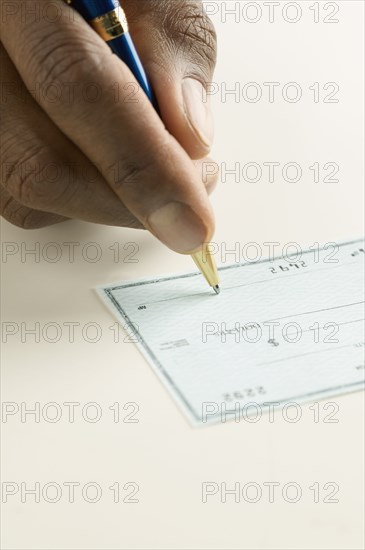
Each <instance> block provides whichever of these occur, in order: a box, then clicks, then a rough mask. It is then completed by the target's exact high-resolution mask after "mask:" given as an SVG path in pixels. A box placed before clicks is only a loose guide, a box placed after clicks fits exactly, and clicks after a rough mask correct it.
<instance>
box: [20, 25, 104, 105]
mask: <svg viewBox="0 0 365 550" xmlns="http://www.w3.org/2000/svg"><path fill="white" fill-rule="evenodd" d="M30 36H31V38H30V41H29V45H28V50H27V52H24V55H25V56H26V58H27V60H28V65H29V69H30V72H31V73H32V74H33V75H34V84H35V86H36V87H37V86H38V87H41V89H42V92H43V93H40V94H39V97H40V100H41V101H46V100H48V99H49V101H52V99H53V96H52V90H51V87H52V86H54V87H57V89H56V88H55V90H54V91H53V93H55V94H57V93H58V92H59V90H61V92H62V91H63V89H64V91H65V93H67V91H68V90H69V89H70V86H71V85H73V84H74V85H76V84H77V85H78V84H80V83H82V84H88V83H95V81H96V80H97V72H98V71H99V70H100V69H101V68H102V66H103V62H104V58H105V54H106V52H105V49H104V47H103V46H104V45H103V43H100V42H99V41H98V40H96V41H93V40H91V39H88V38H84V39H83V40H81V39H80V38H79V37H78V35H77V33H74V32H70V31H68V30H65V29H64V28H60V29H59V30H58V31H57V30H55V31H54V32H53V33H51V34H49V35H47V36H45V37H44V39H43V40H42V41H41V40H39V38H37V37H34V34H32V35H30ZM106 50H107V48H106ZM107 51H108V50H107ZM66 86H67V87H66ZM37 91H38V90H35V92H36V93H37ZM74 92H75V93H76V94H77V93H78V89H77V88H76V89H75V90H74Z"/></svg>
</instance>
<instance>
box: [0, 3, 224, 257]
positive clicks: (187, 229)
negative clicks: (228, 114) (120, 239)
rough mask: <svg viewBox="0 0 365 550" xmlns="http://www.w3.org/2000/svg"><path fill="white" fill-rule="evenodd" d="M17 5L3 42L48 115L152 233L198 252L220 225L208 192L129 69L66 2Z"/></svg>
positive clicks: (174, 246) (172, 245) (182, 248)
mask: <svg viewBox="0 0 365 550" xmlns="http://www.w3.org/2000/svg"><path fill="white" fill-rule="evenodd" d="M12 4H13V6H15V8H16V9H13V12H12V14H11V16H8V17H7V18H6V20H4V18H2V22H1V40H2V42H3V43H4V45H5V47H6V49H7V51H8V53H9V55H10V57H11V58H12V60H13V62H14V63H15V65H16V67H17V69H18V71H19V72H20V74H21V76H22V78H23V81H24V82H25V84H26V85H27V87H28V89H30V90H32V91H33V93H35V97H36V99H37V101H38V102H39V104H40V105H41V106H42V108H43V109H44V110H45V111H46V113H47V114H48V115H49V117H50V118H51V119H52V120H53V121H54V122H55V124H56V125H57V126H58V127H59V128H60V129H61V130H62V131H63V132H64V134H66V136H68V137H69V138H70V139H71V140H72V141H73V142H74V143H75V145H77V147H79V148H80V149H81V150H82V151H83V152H84V153H85V154H86V155H87V156H88V157H89V159H90V160H91V161H92V162H93V163H94V164H95V165H96V166H97V167H98V169H99V170H100V172H101V173H102V174H103V176H104V177H105V179H106V181H107V182H108V184H109V185H110V187H111V188H112V189H113V191H114V192H115V193H116V194H117V196H118V197H119V198H120V199H121V200H122V202H123V203H124V205H125V206H126V207H127V208H128V209H129V210H130V211H131V212H132V213H133V214H134V215H135V216H136V217H137V218H138V219H139V220H140V221H141V223H143V225H144V226H145V227H146V228H147V229H149V230H150V231H151V232H152V233H154V234H155V235H156V236H157V237H158V238H159V239H160V240H161V241H162V242H164V243H165V244H166V245H167V246H169V247H170V248H172V249H173V250H176V251H177V252H182V253H191V252H193V251H195V250H197V249H198V248H199V247H200V246H201V244H202V243H203V242H206V241H207V240H209V239H210V238H211V236H212V232H213V228H214V221H213V214H212V210H211V207H210V205H209V202H208V196H207V192H206V190H205V187H204V185H203V184H202V182H201V180H200V178H199V177H198V175H197V173H196V170H195V169H194V165H193V163H192V161H191V160H190V158H189V157H188V155H187V154H186V153H185V151H184V150H183V149H182V148H181V146H180V145H179V144H178V143H177V141H176V140H175V139H174V138H173V137H172V136H171V135H170V134H169V133H168V132H167V131H166V129H165V128H164V125H163V124H162V121H161V120H160V118H159V117H158V115H157V113H156V112H155V111H154V109H153V107H152V105H151V104H150V102H149V100H148V99H147V97H146V96H145V95H144V93H143V92H142V91H141V90H139V88H138V84H137V82H136V81H135V79H134V77H133V75H132V73H131V72H130V70H129V69H128V67H127V66H126V65H125V64H124V63H123V62H122V61H121V60H120V59H118V58H117V57H116V56H115V55H112V53H111V51H110V49H109V47H108V46H107V45H106V44H105V43H104V42H103V41H102V39H101V38H100V37H99V36H98V35H97V34H96V33H95V32H94V31H93V30H92V29H91V28H90V27H89V26H88V25H87V24H86V23H85V21H84V20H83V19H82V18H81V17H80V16H79V15H78V14H77V13H76V12H74V11H73V10H72V9H71V8H69V7H68V6H66V5H64V4H63V2H62V1H61V0H60V1H59V2H57V3H55V2H54V1H52V2H51V1H49V0H41V1H40V0H18V1H17V2H15V3H14V2H13V3H12ZM55 10H56V11H57V13H56V12H55ZM50 14H53V15H50Z"/></svg>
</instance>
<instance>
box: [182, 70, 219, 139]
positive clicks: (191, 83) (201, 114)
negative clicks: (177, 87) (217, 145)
mask: <svg viewBox="0 0 365 550" xmlns="http://www.w3.org/2000/svg"><path fill="white" fill-rule="evenodd" d="M182 92H183V99H184V106H185V113H186V116H187V118H188V120H189V123H190V125H191V126H192V127H193V129H194V131H195V133H196V134H197V135H198V137H199V139H200V140H201V141H202V142H203V144H204V145H205V146H208V147H210V146H211V145H212V143H213V137H214V122H213V115H212V111H211V109H210V105H209V99H208V97H207V93H206V91H205V89H204V87H203V85H202V84H201V83H200V82H199V81H198V80H196V79H195V78H184V80H183V83H182Z"/></svg>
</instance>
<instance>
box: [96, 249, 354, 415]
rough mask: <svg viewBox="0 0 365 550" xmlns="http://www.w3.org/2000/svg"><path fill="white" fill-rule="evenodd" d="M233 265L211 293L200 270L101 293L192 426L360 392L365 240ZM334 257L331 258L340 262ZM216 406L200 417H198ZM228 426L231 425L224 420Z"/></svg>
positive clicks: (223, 272)
mask: <svg viewBox="0 0 365 550" xmlns="http://www.w3.org/2000/svg"><path fill="white" fill-rule="evenodd" d="M331 254H332V256H333V257H332V256H331V262H328V261H326V258H328V255H329V251H328V249H327V250H326V249H325V247H324V248H323V250H322V251H321V250H319V252H318V254H317V255H315V256H314V255H313V251H311V250H308V251H304V252H303V253H302V254H301V258H300V259H298V258H296V259H291V258H288V257H287V258H276V259H275V260H274V261H269V260H267V261H261V262H257V263H252V264H247V263H246V264H233V265H229V266H224V267H222V268H221V269H220V270H219V271H220V277H221V289H222V292H221V294H220V295H219V296H216V295H215V294H213V293H212V292H211V290H210V289H209V288H208V287H207V285H206V282H205V281H204V279H203V277H202V276H201V275H200V274H199V273H196V272H195V273H191V274H183V275H175V276H170V277H161V278H155V279H149V280H142V281H137V282H127V283H121V284H117V285H109V286H106V287H102V288H100V289H98V293H99V295H100V296H101V297H102V299H103V301H104V302H105V303H106V304H107V306H108V307H109V308H110V309H111V310H112V312H113V313H114V315H116V317H117V319H118V320H119V321H120V323H121V324H123V325H124V326H125V324H126V322H127V324H128V326H134V327H138V329H137V328H136V330H138V338H135V339H134V340H133V341H134V342H136V345H137V346H138V347H139V349H140V350H141V351H142V353H143V355H144V356H145V357H146V358H147V360H148V361H149V363H150V364H151V365H152V367H153V368H154V370H155V371H156V373H157V374H158V375H159V377H160V378H161V380H162V381H163V382H164V384H165V386H166V387H167V388H168V389H169V391H170V393H171V394H172V396H173V397H174V398H175V400H176V401H177V402H178V403H179V405H180V406H181V407H182V409H183V410H184V412H185V413H186V414H187V415H188V418H189V419H190V421H191V422H192V423H194V424H198V425H199V424H200V425H204V424H205V423H206V422H208V423H209V422H214V421H219V420H220V419H221V414H220V410H221V408H222V407H224V408H225V407H227V409H228V408H232V406H238V407H242V408H243V407H245V406H246V407H247V405H248V404H250V403H251V404H252V403H255V404H257V405H259V406H260V407H262V409H265V407H268V404H270V403H276V404H278V403H280V404H281V405H282V406H284V405H285V404H286V403H289V402H296V403H300V402H306V401H316V400H318V399H321V398H327V397H330V396H334V395H338V394H341V393H346V392H350V391H355V390H359V389H361V388H362V387H363V385H364V349H365V346H364V289H363V283H364V258H365V255H364V243H363V241H355V242H352V243H346V244H342V245H339V246H338V247H337V250H336V254H335V255H334V254H333V253H332V252H331ZM336 260H337V261H336ZM207 403H209V404H212V406H211V408H210V409H209V410H210V411H211V413H210V414H209V415H208V416H207V415H206V418H205V420H203V419H202V411H203V410H204V407H205V405H206V404H207ZM227 419H228V418H227Z"/></svg>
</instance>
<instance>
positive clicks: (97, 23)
mask: <svg viewBox="0 0 365 550" xmlns="http://www.w3.org/2000/svg"><path fill="white" fill-rule="evenodd" d="M64 1H65V2H66V4H68V5H69V6H72V7H73V8H74V9H75V10H76V11H77V12H78V13H79V14H80V15H81V16H82V17H83V18H84V19H85V20H86V21H87V22H88V23H89V25H90V26H91V27H92V28H93V29H94V30H95V31H96V32H97V33H98V34H99V36H101V38H102V39H103V40H105V42H107V43H108V46H109V47H110V49H111V50H112V51H113V53H115V54H116V55H117V56H118V57H119V58H120V59H121V60H122V61H123V62H124V63H125V64H126V65H127V66H128V67H129V69H130V70H131V72H132V73H133V75H134V76H135V78H136V80H137V82H138V84H139V85H140V86H141V88H142V90H143V91H144V92H145V94H146V95H147V97H148V99H149V100H150V101H151V103H152V105H153V106H154V107H155V109H156V110H157V111H158V105H157V101H156V98H155V96H154V93H153V90H152V87H151V85H150V83H149V80H148V77H147V75H146V73H145V71H144V68H143V66H142V63H141V60H140V58H139V55H138V53H137V50H136V48H135V46H134V44H133V40H132V38H131V35H130V34H129V32H128V22H127V20H126V17H125V14H124V11H123V10H122V8H121V6H120V4H119V0H64ZM192 258H193V260H194V262H195V264H196V265H197V267H198V268H199V270H200V271H201V273H202V274H203V275H204V277H205V279H206V281H207V282H208V284H209V285H210V286H211V287H212V288H213V290H214V292H215V293H216V294H219V292H220V288H219V276H218V271H217V267H216V264H215V260H214V258H213V256H212V255H211V253H210V250H209V244H204V245H203V247H202V249H201V250H200V251H199V252H197V253H195V254H193V255H192Z"/></svg>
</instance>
